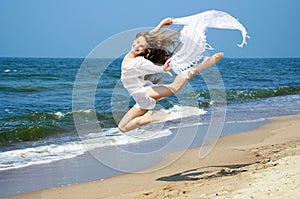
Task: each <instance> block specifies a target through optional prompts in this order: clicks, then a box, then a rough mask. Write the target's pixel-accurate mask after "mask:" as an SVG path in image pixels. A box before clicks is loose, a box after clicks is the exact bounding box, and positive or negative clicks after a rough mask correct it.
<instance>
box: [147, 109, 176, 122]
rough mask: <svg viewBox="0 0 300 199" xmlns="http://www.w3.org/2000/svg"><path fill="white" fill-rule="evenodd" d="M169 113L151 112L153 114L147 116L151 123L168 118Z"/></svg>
mask: <svg viewBox="0 0 300 199" xmlns="http://www.w3.org/2000/svg"><path fill="white" fill-rule="evenodd" d="M170 114H171V112H167V113H163V112H158V111H153V113H152V114H151V115H150V116H149V117H150V119H151V121H152V122H156V121H161V120H165V119H166V118H167V117H169V116H170Z"/></svg>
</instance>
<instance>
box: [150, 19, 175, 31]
mask: <svg viewBox="0 0 300 199" xmlns="http://www.w3.org/2000/svg"><path fill="white" fill-rule="evenodd" d="M172 19H173V17H168V18H165V19H163V20H161V22H160V23H159V24H158V25H157V26H156V27H155V28H154V29H153V30H151V31H150V32H151V33H156V32H158V31H159V30H160V29H161V28H162V27H164V26H168V25H171V24H172V23H173V22H172Z"/></svg>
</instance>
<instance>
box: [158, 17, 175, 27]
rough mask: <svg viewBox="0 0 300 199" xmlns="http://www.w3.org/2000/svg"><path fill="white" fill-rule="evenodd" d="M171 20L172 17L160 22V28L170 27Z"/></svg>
mask: <svg viewBox="0 0 300 199" xmlns="http://www.w3.org/2000/svg"><path fill="white" fill-rule="evenodd" d="M172 19H173V17H168V18H165V19H163V20H161V22H160V26H161V27H163V26H168V25H171V24H172V23H173V22H172Z"/></svg>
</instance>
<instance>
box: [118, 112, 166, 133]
mask: <svg viewBox="0 0 300 199" xmlns="http://www.w3.org/2000/svg"><path fill="white" fill-rule="evenodd" d="M147 112H148V110H146V109H140V108H137V107H132V108H131V109H130V110H129V111H128V112H127V113H126V114H125V115H124V116H123V118H122V119H121V121H120V123H119V125H118V127H119V129H120V130H121V131H122V132H128V131H131V130H133V129H136V128H139V127H141V126H144V125H146V124H149V123H150V122H155V121H160V120H163V119H165V118H167V117H168V115H169V114H170V113H166V114H165V113H159V112H156V111H154V112H153V113H152V114H151V115H145V114H146V113H147Z"/></svg>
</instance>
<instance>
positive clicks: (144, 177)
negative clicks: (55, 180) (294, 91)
mask: <svg viewBox="0 0 300 199" xmlns="http://www.w3.org/2000/svg"><path fill="white" fill-rule="evenodd" d="M270 120H272V123H269V124H265V125H262V126H260V127H259V128H257V129H255V130H252V131H249V132H244V133H238V134H232V135H227V136H224V137H221V138H220V139H219V140H218V143H217V145H216V146H215V147H214V149H213V150H212V151H211V153H210V154H209V155H208V156H206V157H205V158H203V159H200V158H199V157H198V154H199V150H200V149H199V148H193V149H190V150H188V151H186V153H184V155H183V156H182V157H181V158H180V159H178V160H177V161H176V162H174V163H173V164H172V165H170V166H168V167H166V168H163V169H160V170H157V171H155V172H144V173H141V174H125V175H120V176H116V177H112V178H109V179H105V180H99V181H93V182H88V183H81V184H76V185H70V186H64V187H58V188H51V189H46V190H42V191H36V192H32V193H25V194H20V195H15V196H11V197H6V198H11V199H13V198H14V199H17V198H43V199H44V198H45V199H46V198H49V199H50V198H66V199H67V198H80V199H84V198H87V199H98V198H111V199H116V198H128V199H129V198H130V199H131V198H147V199H150V198H153V199H154V198H195V199H198V198H298V196H299V195H300V180H299V179H300V168H299V162H300V132H299V131H300V130H299V129H300V116H299V115H297V116H286V117H280V118H271V119H270ZM174 155H176V152H174V153H171V154H169V155H168V156H167V157H165V160H164V161H167V160H168V159H169V158H172V156H174ZM161 164H162V163H161ZM159 166H160V165H159V164H158V165H156V166H155V167H159ZM151 169H153V168H151Z"/></svg>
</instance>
